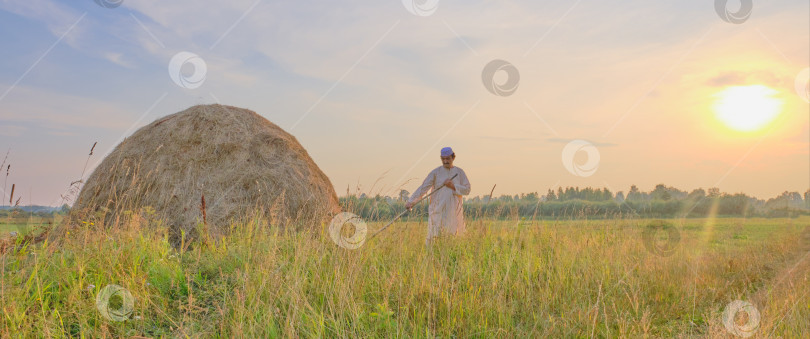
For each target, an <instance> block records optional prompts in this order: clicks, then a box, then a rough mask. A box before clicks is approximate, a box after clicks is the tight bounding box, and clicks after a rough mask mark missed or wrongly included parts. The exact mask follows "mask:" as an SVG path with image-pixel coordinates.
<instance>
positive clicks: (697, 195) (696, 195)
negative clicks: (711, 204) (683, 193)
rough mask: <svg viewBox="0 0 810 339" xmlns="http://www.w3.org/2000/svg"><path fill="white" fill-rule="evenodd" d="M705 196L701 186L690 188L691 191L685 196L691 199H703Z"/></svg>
mask: <svg viewBox="0 0 810 339" xmlns="http://www.w3.org/2000/svg"><path fill="white" fill-rule="evenodd" d="M705 197H706V191H704V190H703V189H702V188H697V189H694V190H692V192H690V193H689V195H688V196H687V198H689V199H691V200H700V199H703V198H705Z"/></svg>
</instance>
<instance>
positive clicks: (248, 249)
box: [0, 217, 810, 338]
mask: <svg viewBox="0 0 810 339" xmlns="http://www.w3.org/2000/svg"><path fill="white" fill-rule="evenodd" d="M808 225H810V218H808V217H802V218H793V219H788V218H784V219H743V218H729V219H724V218H720V219H685V220H678V219H672V220H599V221H585V220H582V221H577V220H568V221H534V222H532V221H527V220H506V221H495V220H487V219H483V220H472V221H468V229H467V233H466V235H464V236H463V237H457V238H444V239H440V241H437V242H435V243H433V244H432V245H431V246H430V247H426V245H425V242H424V236H425V227H426V225H425V223H424V222H413V221H412V222H404V223H398V224H395V225H394V226H392V227H391V228H389V229H387V230H386V231H385V232H384V233H382V235H380V236H379V237H377V238H374V239H372V240H370V241H368V242H366V243H365V244H363V246H361V247H360V248H358V249H356V250H347V249H344V248H341V247H339V246H337V245H335V244H334V243H333V242H332V241H331V240H330V237H329V236H328V235H327V234H326V233H327V231H326V228H325V227H324V228H323V229H322V231H321V233H320V234H307V233H296V232H290V233H285V232H284V231H279V230H273V229H269V228H267V227H265V226H263V225H261V222H255V223H251V224H248V225H234V227H237V226H238V227H243V231H241V232H233V233H232V235H230V236H227V237H225V238H222V239H219V240H213V239H207V240H205V241H203V243H202V244H200V245H196V246H189V247H187V248H185V249H180V250H174V249H173V248H172V246H170V245H169V243H168V242H167V240H166V238H165V234H162V233H161V232H159V231H158V232H155V231H152V230H150V229H149V228H150V225H147V224H144V223H139V222H132V223H129V224H128V225H127V226H126V227H125V228H123V229H120V230H114V231H110V230H106V231H105V230H104V229H103V228H100V227H94V226H87V227H85V228H83V229H78V230H73V231H71V232H70V233H69V234H68V235H66V237H65V238H64V239H63V240H62V241H61V242H62V243H60V244H55V243H48V242H43V243H39V244H35V245H26V244H23V243H20V242H18V246H16V247H14V248H13V249H11V250H8V251H6V253H5V254H3V255H2V257H1V259H0V261H1V262H2V280H1V281H0V282H1V283H2V285H1V286H0V288H1V289H2V309H3V318H2V321H0V334H2V336H3V337H17V336H26V337H66V336H71V337H120V336H139V337H159V336H166V337H186V336H188V337H419V338H422V337H445V338H446V337H458V338H461V337H465V338H466V337H474V338H478V337H481V338H482V337H501V338H507V337H544V336H548V337H634V338H635V337H731V336H732V334H731V333H732V331H747V332H737V333H738V334H740V333H741V334H742V335H741V336H747V335H752V337H755V338H756V337H762V338H765V337H783V338H799V337H808V336H810V297H809V296H808V293H810V281H808V277H810V270H809V269H810V264H808V261H810V260H807V259H806V256H807V253H808V250H810V228H808ZM380 227H382V224H379V223H370V224H369V230H370V231H374V230H377V229H379V228H380ZM656 227H658V228H656ZM656 230H657V232H653V231H656ZM645 231H646V232H645ZM108 285H118V286H121V288H122V289H121V290H120V291H119V293H114V294H113V296H112V297H109V294H110V293H109V291H110V288H113V287H107V288H106V289H105V286H108ZM102 291H104V293H101V292H102ZM105 293H106V294H105ZM104 295H107V296H108V297H109V298H104ZM129 295H131V299H130V298H129ZM97 301H99V302H101V303H104V305H102V306H103V307H102V306H99V305H97ZM735 301H739V302H737V304H733V302H735ZM741 302H747V303H750V305H751V306H752V307H753V308H755V309H756V311H757V314H758V316H759V318H758V319H755V318H756V316H755V315H753V314H752V313H745V312H738V313H737V316H735V317H733V319H730V320H727V321H726V323H724V315H723V312H724V311H727V309H729V307H730V305H731V307H733V305H740V303H741ZM752 307H749V308H747V309H748V310H751V308H752ZM104 312H107V313H104ZM735 326H736V327H735ZM729 327H730V328H729Z"/></svg>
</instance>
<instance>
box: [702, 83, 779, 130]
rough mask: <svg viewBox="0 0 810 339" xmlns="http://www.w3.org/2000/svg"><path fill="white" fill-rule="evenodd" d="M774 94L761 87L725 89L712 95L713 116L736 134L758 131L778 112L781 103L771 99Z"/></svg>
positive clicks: (777, 99) (773, 98) (772, 91)
mask: <svg viewBox="0 0 810 339" xmlns="http://www.w3.org/2000/svg"><path fill="white" fill-rule="evenodd" d="M778 93H779V92H778V91H776V90H774V89H772V88H769V87H766V86H763V85H750V86H732V87H728V88H726V89H724V90H722V91H720V92H719V93H717V94H715V95H714V96H715V97H716V98H717V99H716V100H715V101H714V107H713V108H714V112H715V116H716V117H717V119H718V120H720V121H721V122H723V124H725V125H726V126H728V127H729V128H732V129H734V130H737V131H743V132H749V131H755V130H759V129H762V128H763V127H765V126H766V125H767V124H768V123H770V122H771V121H773V119H774V118H776V117H777V116H778V115H779V113H780V112H781V110H782V104H783V102H782V100H781V99H779V98H776V97H774V95H776V94H778Z"/></svg>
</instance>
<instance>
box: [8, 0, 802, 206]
mask: <svg viewBox="0 0 810 339" xmlns="http://www.w3.org/2000/svg"><path fill="white" fill-rule="evenodd" d="M806 9H807V4H806V2H804V1H797V0H791V1H785V2H780V3H771V4H764V3H763V4H761V5H757V6H756V7H755V8H754V13H753V15H752V17H751V19H750V20H749V21H748V22H746V24H745V25H728V24H725V23H724V22H722V20H720V18H718V17H717V15H716V13H715V11H714V9H713V7H712V6H711V3H705V2H649V1H641V0H630V1H622V2H621V3H617V2H613V3H604V2H602V3H600V2H595V1H585V0H582V1H577V0H571V1H556V2H553V1H509V2H503V1H475V0H473V1H466V2H458V1H456V2H451V1H444V0H440V1H439V4H438V8H437V10H436V12H435V13H433V14H432V15H430V16H424V17H422V16H416V15H413V14H411V13H409V12H408V11H407V10H406V9H405V8H404V7H403V4H402V3H401V2H400V1H372V0H347V1H343V2H339V3H329V2H324V1H319V0H301V1H271V0H235V1H227V2H223V1H214V0H196V1H191V0H177V1H159V0H138V1H124V2H123V4H122V5H121V6H119V7H117V8H110V9H108V8H102V7H100V6H98V5H96V4H95V3H93V2H92V1H84V2H58V1H54V0H39V1H11V0H0V10H3V11H5V12H0V20H2V19H3V18H6V17H9V18H10V17H13V18H15V19H18V20H19V21H24V22H23V24H24V25H23V27H20V29H19V30H17V29H16V27H15V32H17V31H19V32H20V33H19V34H21V35H24V38H25V39H18V40H15V39H11V38H10V37H6V38H5V39H4V38H2V37H0V41H4V42H6V43H5V44H4V48H6V52H5V53H7V54H6V55H11V56H13V57H14V58H10V60H9V61H8V62H7V63H5V64H4V65H3V66H0V67H2V68H0V90H3V91H4V90H5V88H4V87H3V86H8V85H10V84H11V83H13V82H14V81H15V80H16V79H17V77H19V76H20V75H21V74H22V72H23V71H24V70H25V69H26V68H27V67H30V66H31V65H32V64H33V61H34V60H35V59H36V58H37V57H39V56H41V55H42V53H43V52H45V49H46V48H48V46H50V45H51V44H53V43H54V42H55V41H56V39H57V38H59V37H60V36H61V34H63V33H64V32H65V30H66V29H67V28H68V27H70V25H72V24H74V23H75V22H76V21H77V20H78V18H79V17H81V16H82V15H83V14H84V13H87V14H86V16H85V17H84V19H83V20H82V21H81V22H80V23H79V24H78V25H76V27H75V28H74V30H73V31H72V32H71V33H70V34H69V35H67V36H66V37H65V40H64V43H60V44H58V45H57V46H56V48H54V50H53V53H52V54H49V55H46V56H45V57H44V58H43V60H42V62H41V63H40V64H39V65H37V66H36V67H35V68H34V69H33V70H32V72H31V73H30V74H29V75H28V76H26V77H25V78H24V79H23V80H22V81H21V82H20V87H19V88H17V89H15V90H14V91H12V93H11V95H9V96H8V97H7V98H6V99H4V100H2V101H0V120H1V121H2V126H3V127H2V128H0V136H3V137H4V138H5V139H2V140H9V139H8V138H10V137H21V136H24V135H25V133H27V132H30V131H32V130H36V132H37V133H39V134H41V135H51V136H53V137H54V139H51V140H59V139H58V137H60V136H62V137H63V136H65V135H71V136H73V137H76V136H78V135H82V133H89V134H91V135H93V136H95V135H96V134H102V135H107V134H110V135H112V136H110V137H109V138H108V139H109V140H114V138H115V137H116V136H117V135H119V134H120V133H123V132H124V131H126V130H127V129H128V128H129V127H130V125H131V124H132V122H133V121H136V120H137V118H138V116H139V115H140V114H141V113H142V112H143V110H145V109H146V108H147V107H149V105H150V104H151V103H152V102H154V101H155V100H157V99H158V98H159V97H161V96H162V95H164V93H166V94H165V95H166V98H165V101H164V102H162V103H161V104H160V105H159V106H158V107H157V108H155V110H154V112H153V113H152V114H153V115H151V116H150V117H149V118H145V119H144V121H143V122H146V121H151V118H152V117H154V116H158V115H164V114H170V113H174V112H176V111H179V110H182V109H184V108H186V107H188V106H191V105H194V104H198V103H210V102H214V101H222V103H224V104H232V105H237V106H242V107H247V108H250V109H253V110H255V111H257V112H258V113H260V114H264V115H265V117H267V118H268V119H270V120H271V121H273V122H275V123H277V124H279V125H280V126H281V127H283V128H287V129H289V128H290V127H291V126H293V125H294V124H295V123H296V122H297V121H298V120H299V119H301V117H302V116H304V115H306V117H305V118H303V120H301V123H300V125H298V126H297V127H296V128H295V130H294V131H293V132H294V134H295V135H296V137H297V138H298V139H299V140H300V141H301V143H302V144H304V145H305V146H306V147H307V149H308V151H310V152H311V153H312V154H313V156H314V157H315V159H316V161H318V162H319V165H320V166H321V167H322V168H323V169H324V170H325V171H326V172H327V173H329V174H330V177H331V178H332V179H333V183H334V184H335V186H337V187H343V186H345V185H346V184H347V183H349V182H351V183H352V184H354V180H357V178H358V176H360V174H359V173H358V172H357V168H358V167H362V168H364V171H365V172H363V175H366V174H368V176H369V177H374V178H376V176H375V175H376V174H378V173H380V171H382V170H383V169H381V168H380V167H379V166H382V165H380V162H379V161H380V160H379V158H378V157H373V156H369V154H397V155H398V156H399V157H400V159H396V160H391V159H388V160H386V161H387V162H386V163H385V164H384V166H387V167H386V168H385V169H388V168H391V167H394V169H393V170H392V172H391V179H395V178H398V177H401V176H403V174H404V172H405V171H406V170H407V169H408V168H409V167H411V166H412V164H411V162H412V161H415V160H416V159H419V158H420V157H421V156H422V154H424V152H426V148H428V147H429V146H430V145H432V144H434V142H435V141H436V140H438V139H440V138H444V139H443V140H442V142H446V143H454V144H456V145H459V147H466V148H467V149H469V150H474V152H470V153H471V154H475V157H468V158H466V160H465V161H466V162H467V163H466V165H465V169H466V168H467V167H469V168H470V170H471V171H474V170H475V167H479V168H488V169H491V170H488V171H486V173H482V174H481V175H486V176H490V177H492V178H501V177H503V176H504V175H505V174H506V173H507V171H508V169H507V168H505V167H506V166H504V168H501V167H497V168H496V167H487V166H490V165H487V164H488V163H489V160H490V159H500V160H502V161H503V162H504V163H507V162H508V161H509V159H508V156H512V155H513V154H511V153H510V154H507V153H503V151H502V150H503V149H511V150H518V151H519V153H520V154H522V155H525V156H526V159H527V160H526V161H527V164H526V166H524V167H523V169H524V170H526V171H527V172H526V175H527V176H531V175H534V174H538V173H540V171H546V172H547V171H551V170H550V169H549V168H550V167H549V166H548V165H546V166H545V167H541V166H537V163H546V164H548V163H553V164H555V165H557V163H558V162H559V161H558V160H557V159H558V158H559V152H560V149H561V147H562V145H561V144H564V143H567V142H568V141H570V140H574V139H582V140H600V142H598V143H595V145H597V146H598V147H605V149H604V151H605V154H604V156H605V157H604V159H603V160H604V165H605V166H604V170H602V169H600V173H599V175H603V174H604V175H608V174H609V173H611V172H610V171H611V170H613V169H615V172H616V173H621V170H622V168H621V166H628V167H630V166H636V168H638V166H639V163H640V162H643V163H644V164H645V166H647V167H644V168H654V167H655V165H656V164H662V163H667V162H666V160H665V159H661V157H662V156H661V155H660V154H656V151H655V150H660V149H668V150H671V152H676V153H678V154H689V153H690V152H693V150H692V149H691V148H696V149H697V148H700V147H701V146H700V145H701V142H702V141H703V140H694V141H688V142H686V141H687V140H690V139H699V138H697V137H695V135H699V136H700V137H703V136H704V135H703V134H706V135H711V134H712V133H713V131H712V130H711V128H710V127H707V129H706V130H705V131H702V130H700V131H699V132H700V133H697V132H695V131H696V129H697V130H699V128H700V126H702V125H704V121H705V115H706V111H705V110H703V109H702V106H701V105H702V104H703V102H702V100H703V99H702V98H703V97H705V96H706V94H707V93H709V92H711V91H713V90H715V88H714V87H723V86H729V85H734V84H738V83H739V82H752V81H753V82H762V83H765V84H768V85H771V86H772V87H774V88H776V87H778V86H777V85H779V86H782V87H785V86H792V76H795V73H796V72H797V71H798V69H795V70H794V69H793V68H795V67H794V65H787V64H788V63H786V62H785V60H784V59H785V58H787V59H789V60H798V61H801V60H806V57H805V56H806V53H807V50H806V40H807V36H806V30H802V31H801V32H799V31H797V30H790V31H789V32H787V33H786V34H779V33H778V32H782V31H784V30H785V28H786V27H806V26H807V19H806V18H805V17H806V15H804V16H801V15H797V14H793V13H806ZM710 27H712V30H711V31H710V30H709V28H710ZM43 28H44V29H43ZM757 29H759V30H760V32H761V33H762V34H760V33H758V32H757ZM709 31H710V33H711V34H708V35H707V36H706V38H705V40H704V41H701V40H700V39H701V37H702V35H703V34H704V33H706V32H709ZM762 35H764V36H766V37H768V39H770V41H768V40H765V39H763V38H762ZM22 40H26V41H22ZM533 46H535V47H533ZM693 47H694V51H690V49H691V48H693ZM776 49H778V50H780V51H783V52H784V53H785V55H784V56H783V55H780V54H781V52H778V51H776ZM9 50H15V51H24V53H23V52H16V53H17V54H14V52H8V51H9ZM183 51H188V52H191V53H195V54H197V55H199V56H200V57H201V58H202V59H203V60H204V61H205V63H206V66H207V74H206V80H205V82H204V83H203V84H202V86H200V87H199V88H194V89H187V88H180V87H178V86H176V85H175V84H174V83H173V82H172V80H171V79H170V77H169V74H168V72H167V67H168V64H169V60H170V59H171V58H172V56H174V55H175V54H177V53H179V52H183ZM23 54H24V55H23ZM494 59H503V60H506V61H509V62H510V63H512V64H513V65H515V67H517V69H518V70H519V72H520V85H519V88H518V90H517V91H516V92H515V93H514V95H512V96H510V97H498V96H494V95H492V94H490V93H489V92H487V91H486V89H485V88H484V86H483V84H482V81H481V72H482V68H483V67H484V65H486V64H487V63H488V62H490V61H492V60H494ZM804 67H806V66H804ZM786 75H790V76H791V78H790V79H788V80H789V81H788V82H785V81H784V80H783V79H782V78H786ZM786 79H787V78H786ZM471 107H475V108H474V109H472V111H471V112H469V114H466V112H467V111H468V110H471ZM527 107H530V108H527ZM629 111H630V112H629ZM628 112H629V114H627V113H628ZM624 114H627V119H626V120H624V121H622V122H621V124H619V125H618V127H617V129H616V131H615V133H612V134H610V135H609V138H607V137H604V136H603V135H604V133H605V131H606V130H608V129H609V128H610V127H611V126H612V125H613V124H614V123H615V122H616V121H617V119H619V118H620V117H622V116H623V115H624ZM538 118H539V119H538ZM452 126H457V127H456V128H455V129H453V130H451V131H449V132H448V130H449V129H450V128H451V127H452ZM696 126H698V127H696ZM701 133H703V134H701ZM790 135H793V134H790ZM370 140H373V142H371V141H370ZM638 140H645V141H644V142H642V143H639V142H638ZM667 140H682V142H683V144H681V143H677V144H673V143H672V142H671V141H667ZM797 142H798V141H797ZM338 143H339V144H340V147H339V148H341V149H340V151H338V154H336V153H335V152H336V151H334V149H335V145H336V144H338ZM797 149H798V148H797ZM735 150H736V149H735ZM82 152H84V151H83V150H82ZM684 157H686V156H685V155H684ZM346 158H350V159H353V160H355V161H353V163H356V164H357V166H354V167H353V168H347V167H346V166H345V164H344V162H343V161H341V159H346ZM641 158H644V159H641ZM320 159H324V161H323V162H321V161H320ZM548 159H553V161H548ZM432 165H435V164H432V163H429V160H426V161H424V162H423V163H422V164H419V165H418V166H426V167H431V166H432ZM418 166H417V167H416V168H415V169H414V171H418V170H420V167H418ZM378 169H380V171H377V170H378ZM555 170H556V171H557V172H559V174H561V175H564V174H565V170H564V168H562V167H555ZM679 170H682V169H679ZM532 171H534V172H532ZM682 171H683V170H682ZM546 172H543V173H546ZM635 173H638V172H635ZM415 174H416V173H411V174H410V175H415ZM721 174H722V173H721ZM617 175H620V174H617ZM650 176H653V175H652V174H650ZM536 177H538V178H539V179H534V178H533V179H529V180H534V181H533V183H534V184H536V185H541V184H543V185H549V184H552V183H553V182H556V180H557V179H561V178H556V177H555V178H553V179H552V180H551V181H552V182H547V181H548V180H547V179H548V178H546V177H547V176H541V175H536ZM544 178H545V179H544ZM405 179H407V175H406V176H405ZM562 179H565V178H562ZM568 179H570V178H568ZM568 179H566V180H568ZM659 179H660V178H653V179H650V180H651V182H655V181H658V180H659ZM363 180H365V177H363ZM487 180H489V179H487ZM492 180H493V181H495V179H492ZM504 180H505V179H503V180H501V179H499V180H497V181H498V182H499V187H501V182H503V185H504V187H509V185H510V184H509V183H507V182H505V181H504ZM600 180H602V179H600ZM614 180H615V181H614ZM609 181H610V184H611V185H614V186H619V185H624V183H623V182H621V181H620V179H610V180H609ZM568 183H570V182H565V181H561V184H568ZM390 184H391V185H399V184H401V183H390ZM518 186H520V185H516V184H515V185H512V187H518ZM696 186H697V185H696ZM521 187H522V186H521ZM780 189H781V188H780ZM473 194H475V192H473Z"/></svg>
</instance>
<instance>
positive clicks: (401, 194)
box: [399, 190, 411, 201]
mask: <svg viewBox="0 0 810 339" xmlns="http://www.w3.org/2000/svg"><path fill="white" fill-rule="evenodd" d="M410 196H411V193H410V192H408V191H406V190H399V201H406V200H408V198H409V197H410Z"/></svg>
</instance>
